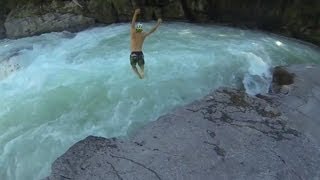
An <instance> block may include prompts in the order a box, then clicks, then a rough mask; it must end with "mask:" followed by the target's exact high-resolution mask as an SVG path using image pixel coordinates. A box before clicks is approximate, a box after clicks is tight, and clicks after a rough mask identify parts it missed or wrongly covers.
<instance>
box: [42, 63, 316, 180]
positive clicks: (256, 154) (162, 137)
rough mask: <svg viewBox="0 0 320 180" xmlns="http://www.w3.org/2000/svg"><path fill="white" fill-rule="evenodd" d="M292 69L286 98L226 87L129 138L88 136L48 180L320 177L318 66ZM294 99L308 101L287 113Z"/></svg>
mask: <svg viewBox="0 0 320 180" xmlns="http://www.w3.org/2000/svg"><path fill="white" fill-rule="evenodd" d="M288 71H289V72H293V73H295V74H296V75H297V78H296V79H297V80H295V83H294V84H293V86H294V87H293V88H292V90H291V91H290V93H289V94H287V95H283V94H273V95H259V96H257V97H251V96H248V95H247V94H245V93H244V92H242V91H240V90H235V89H228V88H220V89H218V90H216V91H214V92H212V93H210V94H209V95H207V96H205V97H204V98H203V99H200V100H197V101H194V102H192V103H190V104H189V105H186V106H183V107H178V108H176V109H175V110H173V111H172V112H170V113H168V114H167V115H164V116H162V117H160V118H159V119H158V120H156V121H154V122H152V123H150V124H148V125H146V126H145V127H144V128H142V129H140V130H138V131H137V132H136V133H135V134H134V135H133V136H131V137H129V138H126V139H121V138H120V139H116V138H113V139H106V138H103V137H93V136H89V137H87V138H86V139H84V140H82V141H80V142H78V143H76V144H75V145H73V146H72V147H71V148H70V149H69V150H68V151H67V152H66V153H65V154H64V155H62V156H61V157H59V158H58V159H57V160H56V161H55V162H54V163H53V165H52V172H51V175H50V176H49V177H47V179H50V180H55V179H77V180H78V179H79V180H82V179H139V180H144V179H145V180H150V179H184V180H189V179H190V180H195V179H199V180H200V179H201V180H202V179H243V180H251V179H252V180H255V179H268V180H269V179H271V180H272V179H288V180H289V179H290V180H292V179H297V180H300V179H320V171H319V169H320V142H319V138H318V137H319V135H320V134H319V132H320V131H319V129H320V123H319V122H320V118H319V117H320V112H319V111H318V110H317V109H316V108H317V107H319V105H320V104H317V103H319V101H318V100H319V99H318V98H319V94H320V93H319V90H320V83H319V82H320V79H319V78H316V77H320V74H319V73H320V66H314V67H313V69H311V70H310V69H306V68H305V66H303V65H300V66H290V67H288ZM310 77H315V78H310ZM297 97H299V98H297ZM291 98H293V99H294V100H295V99H299V100H301V99H302V101H303V102H305V104H304V105H303V106H291V107H290V108H288V107H287V105H288V104H287V103H292V100H290V99H291ZM316 99H317V100H316ZM299 103H301V101H299ZM315 106H316V107H315ZM301 124H302V125H303V126H301ZM311 127H312V128H311ZM310 128H311V129H310ZM316 130H318V131H316Z"/></svg>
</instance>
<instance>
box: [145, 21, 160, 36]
mask: <svg viewBox="0 0 320 180" xmlns="http://www.w3.org/2000/svg"><path fill="white" fill-rule="evenodd" d="M161 23H162V19H161V18H159V19H158V22H157V24H156V25H155V26H154V27H153V28H152V29H151V30H150V31H149V32H147V33H146V34H145V36H149V35H150V34H152V33H153V32H155V31H156V30H157V29H158V27H159V26H160V24H161Z"/></svg>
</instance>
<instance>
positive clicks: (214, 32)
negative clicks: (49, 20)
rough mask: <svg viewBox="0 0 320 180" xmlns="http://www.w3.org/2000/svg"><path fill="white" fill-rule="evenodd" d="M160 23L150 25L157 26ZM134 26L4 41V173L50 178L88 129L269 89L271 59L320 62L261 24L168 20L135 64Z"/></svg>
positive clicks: (100, 131) (122, 129) (0, 136)
mask: <svg viewBox="0 0 320 180" xmlns="http://www.w3.org/2000/svg"><path fill="white" fill-rule="evenodd" d="M151 25H152V24H146V27H147V28H146V29H150V27H151ZM128 29H129V25H128V24H117V25H111V26H107V27H103V28H95V29H91V30H88V31H83V32H80V33H77V34H70V33H50V34H45V35H41V36H38V37H30V38H24V39H18V40H1V41H0V179H1V180H7V179H8V180H9V179H10V180H11V179H13V180H15V179H17V180H25V179H40V178H43V177H45V176H47V175H48V173H49V172H50V166H51V163H52V162H53V161H54V160H55V159H56V158H57V157H58V156H59V155H61V154H62V153H64V152H65V151H66V150H67V148H68V147H70V146H71V145H72V144H74V143H75V142H77V141H79V140H81V139H83V138H85V137H86V136H88V135H96V136H104V137H114V136H125V135H126V134H127V133H128V132H130V131H131V130H135V129H136V128H137V127H141V125H143V124H145V123H147V122H149V121H152V120H155V119H156V118H157V117H159V116H160V115H161V114H164V113H166V112H168V111H169V110H170V109H172V108H174V107H175V106H177V105H183V104H186V103H188V102H190V101H192V100H194V99H196V98H199V97H201V96H203V95H205V94H207V93H208V92H209V91H210V90H212V89H215V88H217V87H220V86H229V87H230V86H231V87H239V86H244V87H245V88H246V91H247V92H248V93H250V94H255V93H259V92H266V91H267V90H268V85H269V82H270V80H271V76H270V72H269V68H270V67H273V66H276V65H286V64H293V63H320V50H319V49H317V48H315V47H310V46H307V45H303V44H301V43H298V42H297V41H293V40H290V39H287V38H283V37H279V36H275V35H270V34H269V35H268V34H265V33H261V32H253V31H246V30H239V29H233V28H227V27H219V26H208V25H207V26H199V25H192V24H186V23H168V24H163V25H162V26H161V27H160V29H159V30H158V31H157V32H156V33H154V34H153V35H152V36H150V37H149V39H147V40H146V42H145V46H144V52H145V60H146V78H145V79H144V80H139V79H138V78H137V77H136V76H135V75H134V73H133V72H132V71H131V69H130V65H129V53H130V50H129V31H128Z"/></svg>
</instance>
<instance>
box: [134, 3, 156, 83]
mask: <svg viewBox="0 0 320 180" xmlns="http://www.w3.org/2000/svg"><path fill="white" fill-rule="evenodd" d="M138 14H140V9H136V10H135V12H134V15H133V18H132V22H131V29H130V36H131V54H130V64H131V67H132V69H133V71H134V72H135V73H136V74H137V75H138V76H139V78H140V79H143V78H144V55H143V53H142V46H143V42H144V40H145V38H146V37H147V36H149V35H150V34H152V33H153V32H154V31H156V30H157V28H158V27H159V25H160V24H161V22H162V19H160V18H159V19H158V22H157V24H156V25H155V26H154V27H153V28H152V29H151V30H150V31H149V32H147V33H145V32H143V29H142V24H138V25H137V26H136V19H137V16H138ZM137 63H138V65H139V67H140V70H141V72H139V71H138V69H137V67H136V64H137Z"/></svg>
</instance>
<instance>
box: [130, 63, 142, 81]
mask: <svg viewBox="0 0 320 180" xmlns="http://www.w3.org/2000/svg"><path fill="white" fill-rule="evenodd" d="M131 67H132V70H133V71H134V72H135V73H136V74H137V75H138V77H139V78H140V79H142V78H143V77H142V76H141V75H140V73H139V71H138V69H137V67H136V66H131Z"/></svg>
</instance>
